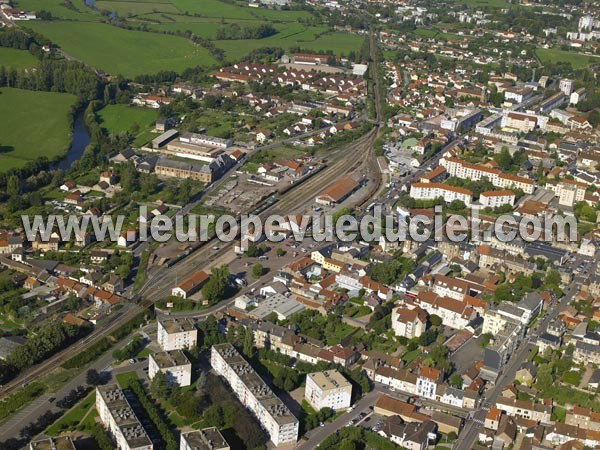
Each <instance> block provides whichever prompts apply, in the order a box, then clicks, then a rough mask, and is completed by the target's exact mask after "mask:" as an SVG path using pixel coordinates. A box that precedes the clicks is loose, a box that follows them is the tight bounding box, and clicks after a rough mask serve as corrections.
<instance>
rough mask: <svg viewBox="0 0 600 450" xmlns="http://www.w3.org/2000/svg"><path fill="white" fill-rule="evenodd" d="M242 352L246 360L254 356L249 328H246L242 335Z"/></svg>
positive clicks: (252, 338)
mask: <svg viewBox="0 0 600 450" xmlns="http://www.w3.org/2000/svg"><path fill="white" fill-rule="evenodd" d="M242 351H243V353H244V355H245V356H246V357H247V358H252V356H253V355H254V334H253V333H252V330H251V329H250V327H247V328H246V332H245V334H244V348H243V350H242Z"/></svg>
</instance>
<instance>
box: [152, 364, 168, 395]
mask: <svg viewBox="0 0 600 450" xmlns="http://www.w3.org/2000/svg"><path fill="white" fill-rule="evenodd" d="M150 391H151V392H152V394H153V395H154V396H155V397H158V398H163V399H165V398H167V397H168V396H169V381H168V380H167V376H166V375H165V374H164V373H163V372H162V371H160V370H159V371H158V372H156V375H154V378H152V383H151V384H150Z"/></svg>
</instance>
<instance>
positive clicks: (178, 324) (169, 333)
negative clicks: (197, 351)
mask: <svg viewBox="0 0 600 450" xmlns="http://www.w3.org/2000/svg"><path fill="white" fill-rule="evenodd" d="M156 339H157V341H158V345H160V348H162V349H163V350H164V351H170V350H183V349H184V348H192V347H194V346H195V345H197V343H198V330H197V329H196V327H195V326H194V324H193V323H192V322H191V321H190V320H189V319H175V318H173V317H167V318H165V319H159V320H158V336H157V337H156Z"/></svg>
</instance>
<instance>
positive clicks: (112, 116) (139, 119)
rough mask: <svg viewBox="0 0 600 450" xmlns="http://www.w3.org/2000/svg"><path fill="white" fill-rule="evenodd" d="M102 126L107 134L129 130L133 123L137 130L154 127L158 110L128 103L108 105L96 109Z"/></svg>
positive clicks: (141, 130)
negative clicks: (137, 126)
mask: <svg viewBox="0 0 600 450" xmlns="http://www.w3.org/2000/svg"><path fill="white" fill-rule="evenodd" d="M97 114H98V116H99V117H100V119H101V121H102V123H101V126H102V128H104V129H106V131H107V132H108V133H109V134H119V133H122V132H124V131H129V132H130V131H131V129H132V127H133V125H134V124H136V123H137V124H138V125H139V132H143V131H147V130H148V129H150V128H154V123H155V122H156V118H157V116H158V111H157V110H155V109H150V108H142V107H136V106H129V105H108V106H105V107H104V108H102V109H101V110H100V111H98V113H97Z"/></svg>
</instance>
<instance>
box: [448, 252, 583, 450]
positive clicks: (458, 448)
mask: <svg viewBox="0 0 600 450" xmlns="http://www.w3.org/2000/svg"><path fill="white" fill-rule="evenodd" d="M593 264H594V262H593V261H588V262H587V264H586V270H588V271H589V269H590V267H591V266H593ZM578 290H579V288H578V286H577V284H576V283H571V284H570V285H569V288H568V289H567V291H566V292H565V293H564V296H563V297H561V299H560V300H558V301H557V302H556V303H555V304H554V305H552V306H551V307H550V309H549V310H548V311H547V313H546V315H545V316H544V317H543V318H542V319H541V320H539V321H538V325H537V329H538V330H540V331H542V332H543V331H544V330H545V329H546V327H547V326H548V324H549V323H550V322H551V321H553V320H554V319H556V317H557V316H558V314H559V313H560V311H562V310H563V308H564V307H565V306H566V305H568V303H569V302H570V301H571V300H572V299H573V298H574V296H575V294H576V293H577V291H578ZM537 336H538V333H532V334H530V335H527V336H526V337H525V339H524V340H523V342H522V343H521V345H520V346H519V348H518V349H517V351H516V352H515V353H513V354H512V356H511V357H510V359H509V360H508V362H507V363H506V364H505V366H504V369H503V371H502V374H501V375H500V377H499V378H498V380H497V381H496V383H495V384H494V386H493V387H491V388H490V389H488V390H487V391H486V392H485V394H484V395H483V396H482V399H481V402H480V408H479V409H478V410H477V411H475V413H474V414H473V416H472V420H471V421H468V422H467V424H466V425H465V428H464V429H463V430H462V432H461V434H460V436H459V438H458V440H457V441H456V443H455V445H454V450H469V449H470V448H471V447H472V445H473V443H474V442H475V441H476V440H477V437H478V435H479V432H480V431H481V429H482V428H483V422H484V421H485V416H486V415H487V412H488V411H489V409H490V407H491V406H493V405H495V404H496V399H497V398H498V396H499V395H500V393H501V392H502V389H503V388H504V387H505V386H506V385H507V384H511V383H512V382H513V381H514V379H515V374H516V372H517V370H519V367H521V364H523V363H524V362H526V361H527V359H528V357H529V354H530V353H531V350H532V349H533V348H534V346H535V341H536V340H537Z"/></svg>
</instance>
